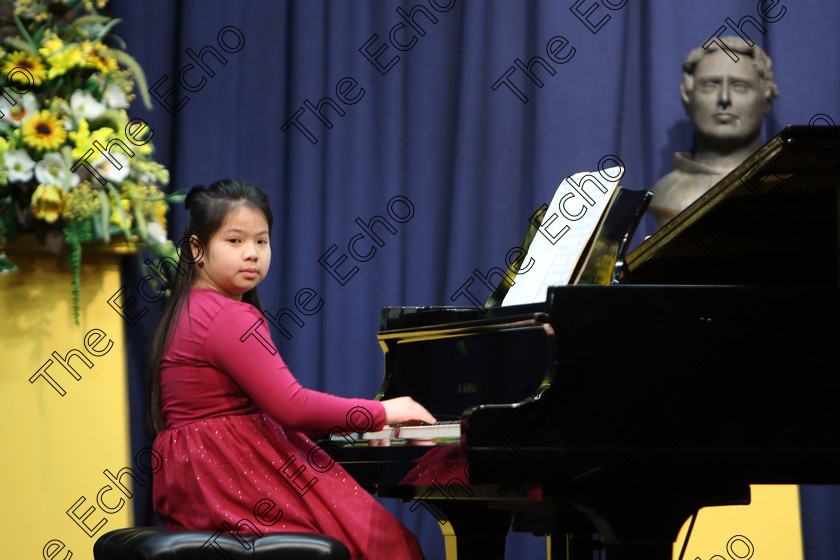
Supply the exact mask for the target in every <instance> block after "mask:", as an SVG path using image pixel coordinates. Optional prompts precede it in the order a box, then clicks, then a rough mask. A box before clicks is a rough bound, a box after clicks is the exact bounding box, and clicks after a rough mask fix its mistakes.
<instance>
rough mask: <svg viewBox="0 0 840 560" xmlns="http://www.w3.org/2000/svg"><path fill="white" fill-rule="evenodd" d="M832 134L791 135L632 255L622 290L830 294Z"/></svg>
mask: <svg viewBox="0 0 840 560" xmlns="http://www.w3.org/2000/svg"><path fill="white" fill-rule="evenodd" d="M838 192H840V129H838V128H836V127H814V126H811V127H806V126H789V127H787V128H785V129H784V130H782V131H781V132H780V133H779V134H778V135H776V136H775V137H774V138H773V139H771V140H770V141H769V142H767V144H765V145H764V146H762V147H761V148H759V149H758V150H757V151H756V152H755V153H754V154H753V155H752V156H750V157H749V158H748V159H747V160H745V161H744V162H743V163H742V164H741V165H739V166H738V167H736V168H735V169H734V170H733V171H732V172H731V173H729V175H727V176H726V177H724V178H723V179H722V180H721V181H720V182H719V183H718V184H717V185H715V186H714V187H712V188H711V189H709V190H708V191H707V192H706V193H705V194H704V195H703V196H701V197H700V198H699V199H697V200H696V201H695V202H694V203H692V204H691V206H689V207H688V208H686V209H685V210H684V211H683V212H681V213H680V214H679V215H677V216H676V217H675V218H674V219H673V220H671V221H670V222H668V223H667V224H665V226H664V227H662V228H661V229H660V230H659V231H657V232H656V233H655V234H653V235H652V236H651V237H650V238H648V239H647V240H646V241H645V242H644V243H642V244H641V245H639V246H638V247H637V248H636V249H635V250H633V251H632V252H631V253H630V254H629V255H627V258H626V260H625V262H624V265H623V267H622V269H621V270H620V271H617V276H618V278H619V281H620V282H621V283H629V284H718V285H720V284H746V285H827V286H836V285H838V266H840V227H838V216H839V215H840V207H838V203H839V201H840V198H839V197H838Z"/></svg>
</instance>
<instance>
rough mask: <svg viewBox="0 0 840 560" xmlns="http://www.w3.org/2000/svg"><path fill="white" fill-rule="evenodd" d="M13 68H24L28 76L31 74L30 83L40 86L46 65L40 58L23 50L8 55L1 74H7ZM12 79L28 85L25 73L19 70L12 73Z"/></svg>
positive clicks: (45, 75) (45, 74)
mask: <svg viewBox="0 0 840 560" xmlns="http://www.w3.org/2000/svg"><path fill="white" fill-rule="evenodd" d="M15 68H23V69H24V70H26V72H27V73H29V76H32V83H33V84H35V85H36V86H40V85H41V83H43V81H44V79H45V78H46V77H47V67H46V65H45V64H44V63H42V62H41V59H40V58H38V57H37V56H34V55H31V54H29V53H25V52H23V51H15V52H13V53H11V54H10V55H9V58H8V60H6V63H5V64H4V65H3V74H4V75H5V76H8V75H9V72H11V71H12V70H14V69H15ZM12 81H13V82H16V83H20V84H21V85H25V86H29V85H30V84H29V79H28V77H27V76H26V73H24V72H20V71H18V72H15V73H14V74H13V75H12Z"/></svg>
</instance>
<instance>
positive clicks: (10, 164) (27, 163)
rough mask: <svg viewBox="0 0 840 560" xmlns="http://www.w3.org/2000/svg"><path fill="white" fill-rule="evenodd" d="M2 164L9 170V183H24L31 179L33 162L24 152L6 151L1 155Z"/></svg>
mask: <svg viewBox="0 0 840 560" xmlns="http://www.w3.org/2000/svg"><path fill="white" fill-rule="evenodd" d="M3 163H4V164H5V165H6V169H8V170H9V176H8V178H9V182H13V181H20V182H21V183H24V182H26V181H28V180H30V179H31V178H32V168H33V167H35V162H34V161H32V158H31V157H29V154H28V153H27V152H26V150H6V151H5V152H4V153H3Z"/></svg>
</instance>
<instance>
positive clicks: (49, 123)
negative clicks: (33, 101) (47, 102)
mask: <svg viewBox="0 0 840 560" xmlns="http://www.w3.org/2000/svg"><path fill="white" fill-rule="evenodd" d="M22 128H23V141H24V143H26V144H28V145H29V146H31V147H33V148H35V149H38V150H45V151H46V150H49V151H53V152H54V151H56V150H58V148H60V147H61V145H62V144H64V141H65V140H66V139H67V131H65V130H64V126H63V125H62V121H61V119H59V118H58V116H56V115H54V114H52V113H50V112H49V111H39V112H37V113H35V114H34V115H32V116H30V117H27V118H26V119H24V121H23V127H22Z"/></svg>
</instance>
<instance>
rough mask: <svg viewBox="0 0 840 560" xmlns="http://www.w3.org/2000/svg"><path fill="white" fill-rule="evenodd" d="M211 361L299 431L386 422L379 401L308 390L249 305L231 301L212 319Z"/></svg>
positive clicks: (361, 428)
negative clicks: (297, 377) (287, 363)
mask: <svg viewBox="0 0 840 560" xmlns="http://www.w3.org/2000/svg"><path fill="white" fill-rule="evenodd" d="M205 351H206V353H207V354H206V355H207V360H208V362H209V363H210V364H211V365H212V366H213V367H215V368H217V369H218V370H219V371H222V372H224V373H225V374H227V375H229V376H230V377H231V379H233V381H234V382H236V384H237V385H239V387H240V388H241V389H242V390H243V391H244V392H245V393H246V394H247V395H248V396H249V397H250V398H251V399H252V400H253V401H254V402H255V403H256V405H257V406H258V407H260V408H261V409H262V410H263V411H264V412H265V413H266V414H268V415H269V416H270V417H271V418H272V419H274V420H275V421H276V422H278V423H279V424H280V425H282V426H284V427H288V428H291V429H295V430H299V431H306V432H308V431H313V430H315V429H316V428H317V429H320V430H322V431H324V432H326V431H328V430H330V429H332V428H334V427H336V426H338V427H339V428H341V429H343V430H348V431H371V430H378V429H381V428H382V426H384V424H385V407H384V406H383V405H382V403H381V402H379V401H375V400H367V399H348V398H343V397H337V396H334V395H329V394H327V393H321V392H319V391H313V390H310V389H305V388H304V387H302V386H301V385H300V383H298V381H297V379H295V377H294V376H293V375H292V373H291V371H290V370H289V368H288V367H287V366H286V364H285V363H284V362H283V359H282V358H281V357H280V354H279V352H278V351H277V348H276V347H275V346H274V343H273V342H272V341H271V334H270V333H269V331H268V325H267V323H266V322H265V320H264V319H263V317H262V316H261V315H260V314H259V312H258V311H257V310H256V309H254V308H253V307H252V306H250V305H248V304H243V303H240V302H231V303H230V304H228V305H225V306H223V307H222V308H221V309H220V310H219V313H218V315H216V317H215V318H214V319H213V322H212V323H211V324H210V328H209V330H208V333H207V338H206V347H205Z"/></svg>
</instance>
